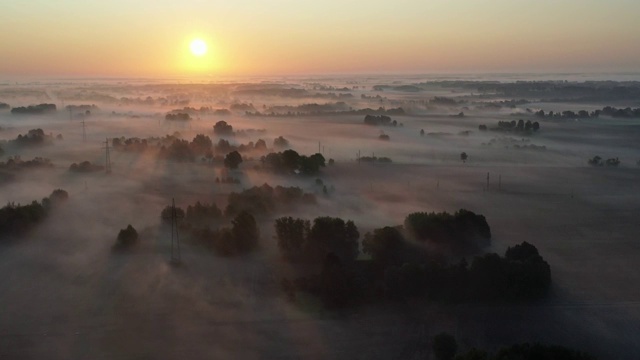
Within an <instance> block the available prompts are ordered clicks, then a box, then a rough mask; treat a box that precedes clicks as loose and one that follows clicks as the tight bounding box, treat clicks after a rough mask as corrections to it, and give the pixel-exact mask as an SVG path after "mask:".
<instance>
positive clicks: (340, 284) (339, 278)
mask: <svg viewBox="0 0 640 360" xmlns="http://www.w3.org/2000/svg"><path fill="white" fill-rule="evenodd" d="M320 279H321V280H320V281H321V284H320V286H321V296H322V302H323V303H324V306H326V307H327V308H341V307H344V306H345V305H347V303H348V301H349V278H348V276H347V273H346V272H345V270H344V267H343V266H342V261H341V260H340V257H339V256H337V255H336V254H334V253H329V254H327V256H326V257H325V259H324V263H323V266H322V273H321V274H320Z"/></svg>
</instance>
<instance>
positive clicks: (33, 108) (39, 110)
mask: <svg viewBox="0 0 640 360" xmlns="http://www.w3.org/2000/svg"><path fill="white" fill-rule="evenodd" d="M56 110H57V107H56V104H39V105H29V106H19V107H15V108H13V109H11V113H12V114H32V115H33V114H35V115H40V114H46V113H49V112H53V111H56Z"/></svg>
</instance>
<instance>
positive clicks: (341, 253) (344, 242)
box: [308, 216, 360, 263]
mask: <svg viewBox="0 0 640 360" xmlns="http://www.w3.org/2000/svg"><path fill="white" fill-rule="evenodd" d="M358 238H360V233H359V232H358V228H357V227H356V225H355V224H354V223H353V221H351V220H349V221H347V222H345V221H344V220H342V219H340V218H332V217H328V216H325V217H318V218H315V219H314V220H313V226H312V227H311V231H310V232H309V241H308V247H309V250H310V251H311V255H312V256H313V257H315V258H318V257H320V258H324V257H325V256H326V255H327V254H329V253H334V254H335V255H337V256H338V257H340V259H341V261H342V262H343V263H351V262H353V261H355V259H356V258H357V257H358V252H359V250H358Z"/></svg>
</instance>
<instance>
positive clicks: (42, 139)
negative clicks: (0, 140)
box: [12, 129, 53, 146]
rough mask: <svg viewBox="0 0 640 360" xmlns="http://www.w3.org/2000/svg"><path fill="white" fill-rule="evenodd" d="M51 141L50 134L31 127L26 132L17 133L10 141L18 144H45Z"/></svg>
mask: <svg viewBox="0 0 640 360" xmlns="http://www.w3.org/2000/svg"><path fill="white" fill-rule="evenodd" d="M51 141H53V136H52V135H47V134H45V133H44V130H42V129H31V130H29V131H28V132H27V133H26V134H24V135H22V134H18V137H16V138H15V140H12V142H13V143H14V144H16V145H20V146H32V145H45V144H48V143H50V142H51Z"/></svg>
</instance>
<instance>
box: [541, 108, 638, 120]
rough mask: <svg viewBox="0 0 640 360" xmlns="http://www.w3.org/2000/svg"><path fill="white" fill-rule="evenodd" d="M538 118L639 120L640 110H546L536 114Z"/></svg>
mask: <svg viewBox="0 0 640 360" xmlns="http://www.w3.org/2000/svg"><path fill="white" fill-rule="evenodd" d="M535 115H536V116H537V117H542V118H544V117H548V118H562V119H578V118H580V119H588V118H598V117H600V116H608V117H613V118H638V117H640V108H635V109H633V108H630V107H627V108H624V109H618V108H615V107H612V106H606V107H604V108H602V109H601V110H594V111H591V112H589V111H587V110H579V111H578V112H574V111H571V110H566V111H563V112H556V113H554V112H553V111H549V112H548V113H545V112H544V110H540V111H538V112H536V114H535Z"/></svg>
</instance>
